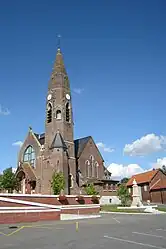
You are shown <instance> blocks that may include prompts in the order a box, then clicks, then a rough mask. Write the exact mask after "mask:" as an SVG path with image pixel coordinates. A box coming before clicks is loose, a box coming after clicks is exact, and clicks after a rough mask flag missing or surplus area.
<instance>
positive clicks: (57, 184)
mask: <svg viewBox="0 0 166 249" xmlns="http://www.w3.org/2000/svg"><path fill="white" fill-rule="evenodd" d="M51 187H52V190H53V193H54V195H59V194H60V192H61V190H64V188H65V178H64V175H63V173H62V172H54V173H53V175H52V181H51Z"/></svg>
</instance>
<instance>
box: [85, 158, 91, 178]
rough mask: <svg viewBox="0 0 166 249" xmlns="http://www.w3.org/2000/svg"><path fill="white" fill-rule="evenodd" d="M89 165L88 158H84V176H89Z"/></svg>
mask: <svg viewBox="0 0 166 249" xmlns="http://www.w3.org/2000/svg"><path fill="white" fill-rule="evenodd" d="M89 166H90V162H89V160H86V162H85V167H86V177H89Z"/></svg>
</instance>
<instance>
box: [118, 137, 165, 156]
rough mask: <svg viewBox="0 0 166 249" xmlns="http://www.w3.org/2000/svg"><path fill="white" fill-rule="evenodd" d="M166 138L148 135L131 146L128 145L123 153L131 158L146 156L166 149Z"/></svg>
mask: <svg viewBox="0 0 166 249" xmlns="http://www.w3.org/2000/svg"><path fill="white" fill-rule="evenodd" d="M165 145H166V137H165V136H156V135H155V134H153V133H152V134H147V135H146V136H143V137H141V138H140V139H137V140H136V141H134V142H133V143H131V144H126V145H125V147H124V149H123V152H124V153H125V154H126V155H129V156H145V155H148V154H151V153H153V152H157V151H162V150H164V149H165Z"/></svg>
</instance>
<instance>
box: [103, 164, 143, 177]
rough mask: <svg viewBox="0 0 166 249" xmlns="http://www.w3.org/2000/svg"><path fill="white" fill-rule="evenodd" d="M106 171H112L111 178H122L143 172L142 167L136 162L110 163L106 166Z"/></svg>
mask: <svg viewBox="0 0 166 249" xmlns="http://www.w3.org/2000/svg"><path fill="white" fill-rule="evenodd" d="M107 169H108V171H109V172H111V173H112V178H114V179H118V180H120V179H122V178H124V177H131V176H132V175H135V174H139V173H142V172H144V169H143V168H141V167H140V166H139V165H138V164H129V165H123V164H117V163H111V164H110V165H109V166H108V167H107Z"/></svg>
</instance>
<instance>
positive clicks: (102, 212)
mask: <svg viewBox="0 0 166 249" xmlns="http://www.w3.org/2000/svg"><path fill="white" fill-rule="evenodd" d="M100 214H126V215H159V214H166V213H158V214H157V213H156V214H154V213H125V212H104V211H101V212H100Z"/></svg>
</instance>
